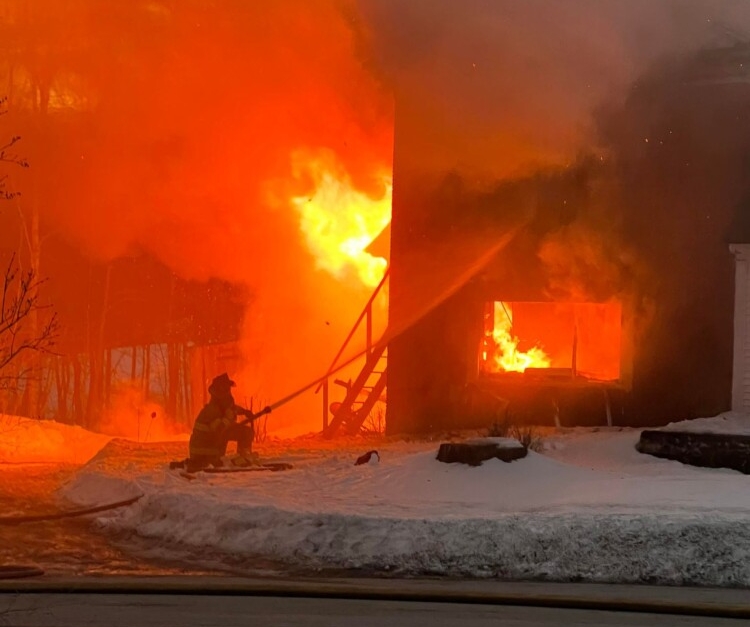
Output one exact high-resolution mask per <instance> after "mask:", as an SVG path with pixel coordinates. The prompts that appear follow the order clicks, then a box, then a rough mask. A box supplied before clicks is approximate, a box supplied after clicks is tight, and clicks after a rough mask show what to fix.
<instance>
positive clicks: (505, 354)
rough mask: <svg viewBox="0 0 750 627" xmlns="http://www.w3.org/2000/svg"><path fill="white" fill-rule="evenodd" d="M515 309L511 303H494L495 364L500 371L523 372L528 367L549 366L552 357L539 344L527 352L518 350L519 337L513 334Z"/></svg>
mask: <svg viewBox="0 0 750 627" xmlns="http://www.w3.org/2000/svg"><path fill="white" fill-rule="evenodd" d="M512 316H513V309H512V306H511V305H510V303H500V302H496V303H495V304H494V328H493V329H492V340H493V341H494V342H495V345H496V350H495V354H494V361H495V366H496V369H497V370H498V371H501V370H503V371H505V372H523V371H524V370H526V369H527V368H549V367H550V363H551V362H550V359H549V357H548V356H547V354H546V353H545V352H544V350H542V349H541V348H540V347H539V346H534V347H533V348H531V349H529V350H528V351H526V352H522V351H519V350H518V338H517V337H515V336H514V335H513V332H512V327H513V317H512Z"/></svg>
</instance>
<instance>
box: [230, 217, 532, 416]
mask: <svg viewBox="0 0 750 627" xmlns="http://www.w3.org/2000/svg"><path fill="white" fill-rule="evenodd" d="M518 228H519V227H515V228H513V229H511V230H509V231H508V232H507V233H505V234H504V235H503V236H502V237H500V238H499V239H498V240H496V241H495V242H494V243H493V245H492V246H491V247H489V249H487V250H486V251H485V252H484V253H483V254H482V255H481V256H480V257H479V258H478V259H477V260H476V261H475V262H474V263H473V264H471V265H470V266H469V267H468V268H467V269H466V270H465V271H464V272H462V273H461V274H459V275H458V276H457V277H456V278H455V280H454V281H453V282H452V283H450V284H449V285H448V286H447V287H446V289H445V290H443V291H442V292H441V293H440V294H438V295H437V296H436V297H435V298H434V299H433V300H432V301H430V302H428V303H426V304H425V305H424V306H423V307H422V308H421V309H420V310H419V311H416V312H414V313H413V314H412V315H411V316H410V317H408V318H407V319H405V320H402V321H400V324H399V325H398V326H396V327H394V326H392V325H390V324H389V326H388V328H387V329H386V331H385V333H384V334H383V336H382V337H381V338H380V340H378V341H377V342H375V344H374V345H373V346H371V347H369V348H363V349H362V350H361V351H359V352H358V353H356V354H354V355H352V356H351V357H349V358H348V359H347V360H345V361H343V362H342V363H340V364H338V365H337V366H335V367H333V368H329V369H328V371H327V372H326V373H325V374H324V375H322V376H320V377H318V378H317V379H315V380H314V381H310V382H309V383H307V384H306V385H304V386H302V387H301V388H299V389H297V390H295V391H294V392H292V393H291V394H287V395H286V396H285V397H284V398H281V399H279V400H278V401H276V402H275V403H271V404H270V405H267V406H266V407H264V408H263V409H261V410H260V411H259V412H256V413H251V412H249V411H248V412H247V413H246V414H245V415H246V416H247V418H245V420H243V421H241V422H240V423H239V424H247V423H248V422H252V421H253V420H256V419H258V418H260V417H261V416H264V415H265V414H269V413H271V412H272V411H273V410H274V409H277V408H279V407H281V406H282V405H286V404H287V403H288V402H290V401H292V400H294V399H295V398H297V397H298V396H300V395H301V394H304V393H305V392H307V391H308V390H310V389H312V388H313V387H315V386H317V385H318V384H319V383H323V382H324V381H325V380H326V379H328V378H329V377H330V376H331V375H333V374H336V373H337V372H339V371H340V370H343V369H344V368H346V367H347V366H349V365H351V364H352V363H354V362H355V361H357V360H358V359H359V358H361V357H363V356H364V355H366V354H367V353H369V352H370V351H377V350H378V349H380V348H381V347H384V346H386V345H387V344H388V343H389V342H390V341H391V340H392V339H394V338H396V337H398V336H399V335H401V334H402V333H403V332H404V331H406V330H407V329H409V328H411V327H412V326H414V324H416V323H417V322H419V320H421V319H422V318H423V317H424V316H426V315H427V314H428V313H429V312H430V311H432V310H433V309H434V308H435V307H437V306H438V305H440V304H441V303H442V302H444V301H445V300H447V299H448V298H449V297H450V296H452V295H453V294H455V293H456V292H457V291H458V290H459V289H460V288H461V287H462V286H463V285H465V284H466V282H467V281H469V280H470V279H471V278H472V277H473V276H474V275H476V273H477V272H479V271H480V270H481V269H482V268H483V267H485V266H486V265H487V263H489V261H490V260H491V259H492V258H493V257H494V256H495V255H496V254H497V253H498V252H499V251H500V249H502V248H504V247H505V245H506V244H507V243H508V242H509V241H510V240H511V239H513V237H515V234H516V232H517V231H518Z"/></svg>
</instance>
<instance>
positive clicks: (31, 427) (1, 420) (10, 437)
mask: <svg viewBox="0 0 750 627" xmlns="http://www.w3.org/2000/svg"><path fill="white" fill-rule="evenodd" d="M111 439H112V438H110V437H109V436H106V435H101V434H99V433H92V432H91V431H86V430H85V429H82V428H81V427H74V426H71V425H65V424H62V423H59V422H54V421H53V420H32V419H30V418H21V417H19V416H7V415H5V414H0V463H14V464H23V463H65V464H83V463H85V462H87V461H88V460H89V459H91V458H92V457H93V456H94V455H95V454H96V453H97V452H98V451H99V450H100V449H101V448H102V447H103V446H104V445H105V444H106V443H107V442H109V441H110V440H111Z"/></svg>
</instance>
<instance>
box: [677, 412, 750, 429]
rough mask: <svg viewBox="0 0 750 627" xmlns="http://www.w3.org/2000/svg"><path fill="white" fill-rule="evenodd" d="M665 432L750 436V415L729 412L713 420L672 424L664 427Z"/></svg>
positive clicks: (701, 419)
mask: <svg viewBox="0 0 750 627" xmlns="http://www.w3.org/2000/svg"><path fill="white" fill-rule="evenodd" d="M664 431H683V432H689V433H721V434H725V435H750V415H748V414H743V413H740V412H727V413H725V414H721V415H719V416H714V417H713V418H697V419H695V420H683V421H681V422H671V423H669V424H668V425H667V426H666V427H664Z"/></svg>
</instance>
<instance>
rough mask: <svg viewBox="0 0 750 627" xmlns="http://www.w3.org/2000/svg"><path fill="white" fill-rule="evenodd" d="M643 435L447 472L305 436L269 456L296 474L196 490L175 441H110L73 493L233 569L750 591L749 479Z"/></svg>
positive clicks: (156, 541)
mask: <svg viewBox="0 0 750 627" xmlns="http://www.w3.org/2000/svg"><path fill="white" fill-rule="evenodd" d="M713 421H714V424H715V425H719V426H721V425H722V423H723V424H725V425H726V424H728V423H731V424H732V425H733V426H732V427H731V428H732V429H734V430H738V429H742V428H746V427H744V426H743V425H742V424H741V423H742V422H743V418H742V417H739V416H734V417H732V420H731V421H728V420H727V418H726V416H724V417H718V418H716V419H713ZM744 421H745V423H747V422H749V421H750V419H748V418H746V417H745V418H744ZM709 427H710V425H708V423H706V424H704V425H703V428H709ZM716 428H717V429H718V428H719V427H716ZM638 436H639V431H638V430H629V429H627V430H619V429H600V430H591V429H576V430H569V431H566V432H563V433H557V434H554V435H550V436H548V437H546V438H545V440H544V447H545V448H544V452H543V453H542V454H539V453H534V452H530V453H529V455H528V457H526V458H525V459H522V460H519V461H515V462H512V463H510V464H508V463H503V462H501V461H499V460H491V461H488V462H485V463H484V464H483V465H482V466H480V467H468V466H464V465H459V464H443V463H440V462H438V461H437V460H436V459H435V456H436V453H437V448H438V445H439V442H438V441H435V442H393V441H390V442H389V441H381V442H378V443H377V445H376V446H375V447H376V448H377V449H378V450H379V452H380V456H381V461H380V462H379V463H371V464H367V465H362V466H354V459H355V458H356V457H357V456H358V455H359V454H361V453H363V452H365V450H367V448H369V447H370V446H369V445H368V444H367V443H363V442H349V443H347V444H340V445H337V446H338V447H339V448H335V447H334V446H333V445H331V444H327V443H323V442H321V441H318V440H315V439H297V440H294V441H289V442H274V443H270V444H267V445H265V446H264V447H262V448H261V450H260V452H261V454H262V455H263V457H264V459H266V460H269V461H271V460H272V461H290V462H292V463H293V464H294V469H293V470H289V471H285V472H278V473H237V474H233V475H207V474H202V473H199V474H198V475H197V478H195V479H194V480H188V479H186V478H183V477H181V476H180V474H179V472H177V471H169V470H167V469H166V462H167V461H168V459H169V458H170V457H171V458H173V459H174V458H177V457H178V456H179V451H178V450H177V449H176V448H175V445H174V444H172V445H169V446H166V445H165V446H163V447H160V445H149V446H146V447H144V446H142V445H137V444H134V443H129V442H125V441H122V440H113V441H112V442H110V443H109V444H108V445H107V446H106V447H105V449H103V450H102V451H101V452H100V453H99V454H98V455H97V456H96V457H95V458H94V459H93V460H92V461H91V462H89V464H87V465H86V466H85V467H84V468H83V469H82V470H81V471H80V472H79V473H78V474H77V476H76V477H75V478H74V480H73V481H71V482H70V483H69V484H68V485H67V486H65V488H64V489H63V491H62V495H63V496H64V497H65V498H66V499H68V500H70V501H73V502H75V503H79V504H86V505H89V504H93V503H97V504H98V503H103V502H112V501H116V500H118V499H124V498H128V497H130V496H133V495H135V494H139V493H142V494H143V495H144V496H143V498H142V499H141V500H140V501H138V503H136V504H135V505H133V506H131V507H129V508H127V509H121V510H116V511H113V512H111V513H109V514H107V515H103V516H102V517H100V518H99V519H98V520H97V524H98V525H99V526H101V527H102V528H103V529H105V530H113V531H114V530H116V531H125V532H129V533H133V534H136V535H137V536H139V537H140V538H141V539H142V538H146V539H150V540H151V541H152V542H153V545H154V546H159V545H162V546H165V547H167V546H168V547H169V551H170V554H171V555H173V554H174V550H175V547H180V546H182V547H184V548H185V550H186V551H189V552H190V553H191V555H193V556H194V555H195V554H196V550H205V551H206V552H207V554H208V553H210V554H211V555H212V558H213V557H215V556H216V555H217V554H218V555H225V556H227V558H228V559H231V561H232V562H233V563H235V564H236V563H237V562H238V561H241V560H243V559H244V560H246V562H247V563H248V564H252V563H253V561H254V560H260V559H262V560H273V561H275V562H281V563H284V564H288V565H290V566H294V567H302V568H306V569H327V568H355V569H366V570H369V571H376V572H391V573H394V572H395V573H398V574H404V575H417V574H440V575H448V576H478V577H502V578H511V579H518V578H533V579H550V580H558V581H571V580H584V581H600V582H605V581H606V582H659V583H672V584H687V583H690V584H705V585H722V586H728V585H742V586H750V490H749V489H748V487H749V485H748V481H750V477H746V476H745V475H742V474H740V473H737V472H734V471H730V470H712V469H702V468H694V467H689V466H684V465H682V464H680V463H678V462H673V461H669V460H662V459H657V458H655V457H651V456H648V455H641V454H639V453H638V452H636V450H635V448H634V447H635V443H636V442H637V440H638ZM152 555H153V551H152Z"/></svg>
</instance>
